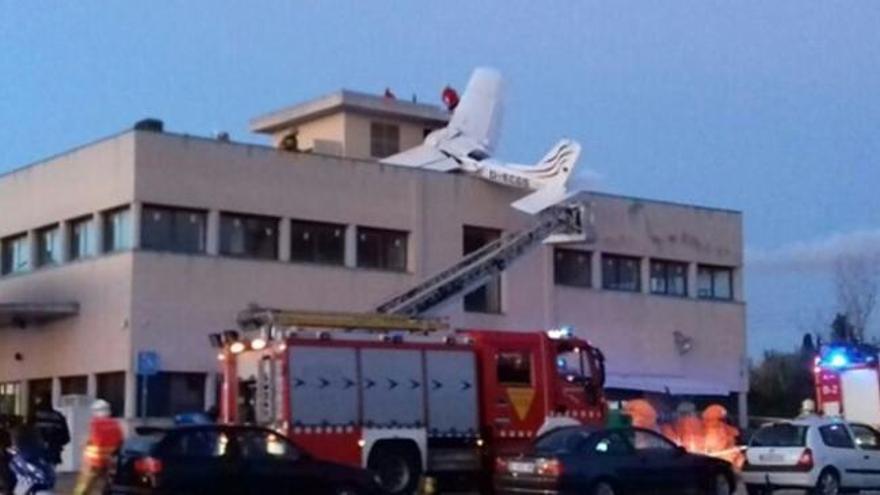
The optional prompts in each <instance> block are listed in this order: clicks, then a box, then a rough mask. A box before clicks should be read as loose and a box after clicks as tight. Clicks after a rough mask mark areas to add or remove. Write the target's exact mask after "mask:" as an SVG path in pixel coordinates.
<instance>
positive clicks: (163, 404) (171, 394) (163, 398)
mask: <svg viewBox="0 0 880 495" xmlns="http://www.w3.org/2000/svg"><path fill="white" fill-rule="evenodd" d="M142 380H143V377H138V390H140V389H141V386H142V383H143V382H142ZM137 407H138V412H140V411H142V410H143V404H142V403H141V396H140V394H138V405H137ZM204 410H205V374H204V373H174V372H161V373H158V374H156V375H155V376H151V377H150V378H148V379H147V416H149V417H154V418H157V417H170V416H174V415H175V414H180V413H185V412H194V411H204Z"/></svg>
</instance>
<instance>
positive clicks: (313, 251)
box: [0, 205, 408, 275]
mask: <svg viewBox="0 0 880 495" xmlns="http://www.w3.org/2000/svg"><path fill="white" fill-rule="evenodd" d="M102 220H103V222H102V223H103V232H102V234H103V236H102V238H103V242H102V246H100V250H99V249H97V246H96V241H95V238H96V236H95V219H94V217H92V216H89V217H84V218H80V219H74V220H72V221H70V222H69V224H70V227H69V239H68V241H67V245H66V246H62V245H61V239H62V236H61V235H60V232H61V227H60V226H59V225H58V224H56V225H53V226H49V227H45V228H42V229H39V230H37V231H36V236H35V240H36V243H37V246H36V251H35V252H36V259H35V260H33V262H32V260H31V250H30V245H29V239H28V235H27V234H20V235H16V236H11V237H7V238H5V239H3V240H2V243H0V244H2V249H0V250H2V259H0V273H2V274H4V275H5V274H9V273H18V272H23V271H27V270H29V269H31V268H32V267H43V266H50V265H55V264H58V263H60V262H61V259H62V258H61V252H62V249H66V250H67V259H69V260H77V259H81V258H86V257H89V256H93V255H95V254H97V253H98V252H99V251H100V252H103V253H110V252H114V251H119V250H123V249H128V248H130V247H131V245H132V243H131V235H132V228H131V227H132V225H131V211H130V209H129V208H127V207H125V208H120V209H115V210H110V211H107V212H104V213H102ZM281 221H282V220H281V219H280V218H277V217H266V216H257V215H245V214H238V213H227V212H223V213H220V233H219V234H220V239H219V253H220V254H222V255H225V256H234V257H241V258H253V259H265V260H277V259H279V253H278V249H279V238H278V232H279V228H280V224H281ZM207 225H208V212H207V211H205V210H193V209H186V208H172V207H167V206H158V205H144V206H143V210H142V214H141V225H140V227H141V228H140V236H141V244H140V245H141V247H142V248H143V249H148V250H153V251H169V252H175V253H187V254H204V253H206V251H207ZM346 228H347V227H346V225H343V224H335V223H323V222H310V221H302V220H290V231H291V236H290V259H291V261H301V262H308V263H323V264H329V265H344V264H345V242H346V239H345V237H346V236H345V232H346ZM355 239H356V265H357V266H358V267H362V268H376V269H383V270H394V271H405V270H406V267H407V240H408V234H407V232H403V231H397V230H389V229H379V228H372V227H363V226H357V227H356V230H355Z"/></svg>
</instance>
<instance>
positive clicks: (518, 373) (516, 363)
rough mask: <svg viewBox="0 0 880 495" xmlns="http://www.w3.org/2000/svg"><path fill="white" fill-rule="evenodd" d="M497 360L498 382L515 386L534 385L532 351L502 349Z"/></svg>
mask: <svg viewBox="0 0 880 495" xmlns="http://www.w3.org/2000/svg"><path fill="white" fill-rule="evenodd" d="M497 361H498V362H497V368H496V369H497V373H498V383H500V384H503V385H512V386H515V387H530V386H531V385H532V353H530V352H528V351H502V352H499V353H498V360H497Z"/></svg>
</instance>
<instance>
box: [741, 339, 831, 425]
mask: <svg viewBox="0 0 880 495" xmlns="http://www.w3.org/2000/svg"><path fill="white" fill-rule="evenodd" d="M815 356H816V344H815V342H814V340H813V336H812V335H810V334H806V335H804V338H803V341H802V343H801V347H800V349H796V350H795V351H793V352H779V351H767V352H766V353H764V359H763V361H761V364H760V365H758V366H754V367H752V368H751V369H750V370H749V382H750V387H749V388H750V391H749V411H750V413H751V414H754V415H755V416H771V417H786V418H790V417H794V416H795V415H797V414H798V412H799V411H800V408H801V402H803V400H804V399H807V398H811V397H813V395H814V394H813V390H814V388H813V374H812V368H813V358H814V357H815Z"/></svg>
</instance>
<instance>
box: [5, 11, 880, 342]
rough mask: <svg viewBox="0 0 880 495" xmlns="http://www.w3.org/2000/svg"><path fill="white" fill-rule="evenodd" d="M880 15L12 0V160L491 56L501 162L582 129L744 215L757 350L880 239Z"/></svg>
mask: <svg viewBox="0 0 880 495" xmlns="http://www.w3.org/2000/svg"><path fill="white" fill-rule="evenodd" d="M877 26H880V2H876V1H873V0H865V1H852V2H846V3H843V2H836V1H810V0H774V1H773V2H767V1H765V0H741V1H737V2H730V1H711V0H693V1H688V2H684V1H677V0H669V1H664V2H652V1H647V0H645V1H629V0H615V1H606V2H594V1H565V0H560V1H556V2H534V1H519V0H516V1H514V0H503V1H502V0H497V1H481V2H473V1H472V0H471V1H457V0H447V1H444V2H407V1H399V2H385V1H370V2H363V1H351V2H342V1H320V2H319V1H309V2H294V1H287V2H282V1H277V0H276V1H262V0H251V1H248V2H237V1H231V0H211V1H207V0H187V1H183V0H180V1H172V0H165V1H159V2H110V1H103V2H99V1H93V0H78V1H77V2H49V1H43V0H30V1H27V2H21V1H13V0H0V122H2V123H3V126H2V127H0V173H3V172H5V171H8V170H11V169H14V168H17V167H20V166H22V165H25V164H28V163H31V162H34V161H38V160H41V159H43V158H46V157H48V156H50V155H52V154H55V153H59V152H62V151H64V150H66V149H69V148H73V147H75V146H79V145H82V144H84V143H87V142H89V141H92V140H95V139H98V138H101V137H103V136H106V135H109V134H112V133H115V132H118V131H120V130H123V129H126V128H128V127H130V126H131V125H132V124H133V123H134V122H135V121H136V120H138V119H141V118H143V117H148V116H151V117H158V118H161V119H162V120H164V121H165V124H166V128H167V129H169V130H171V131H175V132H184V133H190V134H195V135H211V134H212V133H214V132H216V131H221V130H222V131H227V132H229V133H230V134H231V135H232V137H233V139H237V140H244V141H256V142H262V140H261V138H259V137H257V136H253V135H251V134H249V132H248V130H247V122H248V119H250V118H251V117H254V116H256V115H259V114H262V113H264V112H266V111H269V110H273V109H277V108H279V107H282V106H286V105H290V104H292V103H296V102H299V101H302V100H305V99H309V98H312V97H315V96H317V95H320V94H324V93H327V92H330V91H333V90H335V89H338V88H340V87H346V88H350V89H356V90H362V91H371V92H376V93H380V92H382V91H383V90H384V88H385V87H390V88H392V89H393V90H394V91H395V92H396V93H397V94H398V96H399V97H409V96H410V95H412V94H416V95H417V96H418V98H419V100H420V101H427V102H439V92H440V89H441V88H442V87H443V86H444V85H446V84H447V83H448V84H452V85H454V86H457V87H460V88H461V87H463V86H464V85H465V83H466V81H467V78H468V75H469V74H470V71H471V70H472V69H473V68H474V67H476V66H484V65H487V66H492V67H496V68H497V69H499V70H500V71H501V72H502V73H503V74H504V76H505V80H506V84H507V86H506V97H507V105H506V108H505V121H504V126H503V131H502V139H501V146H500V149H499V153H498V154H499V156H501V157H504V158H509V159H511V160H513V161H517V162H529V161H533V160H537V159H538V158H539V157H540V156H542V155H543V153H544V151H546V149H547V148H548V147H549V146H550V145H551V144H552V143H554V142H555V141H556V140H557V139H559V138H560V137H571V138H574V139H576V140H578V141H580V142H581V143H582V145H583V147H584V151H583V154H582V155H581V163H580V166H581V167H582V168H584V169H586V168H589V169H591V170H592V171H595V172H596V173H598V174H599V175H600V176H601V177H602V187H603V188H604V189H605V190H608V191H610V192H615V193H620V194H627V195H634V196H643V197H648V198H656V199H662V200H670V201H677V202H686V203H696V204H700V205H706V206H715V207H722V208H732V209H736V210H740V211H742V212H743V213H744V222H745V245H746V251H747V260H748V261H747V268H746V274H745V278H746V287H745V289H746V299H747V302H748V306H747V314H748V332H749V351H750V354H751V355H753V356H758V355H760V353H761V352H762V351H763V350H764V349H768V348H776V349H789V348H792V347H793V346H795V345H797V344H798V343H799V341H800V336H801V334H802V333H803V332H804V331H808V330H812V331H814V330H816V329H818V328H820V327H821V326H822V325H824V324H825V322H826V321H828V320H829V319H830V315H833V312H834V309H835V301H834V292H833V290H832V283H831V266H832V265H833V260H834V259H835V257H836V256H837V255H838V254H840V253H850V254H852V253H856V254H861V253H864V252H870V253H874V254H876V252H878V251H880V247H878V246H880V194H877V192H876V190H877V188H878V186H880V140H878V138H877V136H878V134H880V132H878V131H880V96H878V88H880V29H877ZM2 214H10V212H0V215H2ZM870 332H872V334H873V335H876V336H880V315H875V318H874V321H873V322H872V324H871V326H870Z"/></svg>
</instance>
